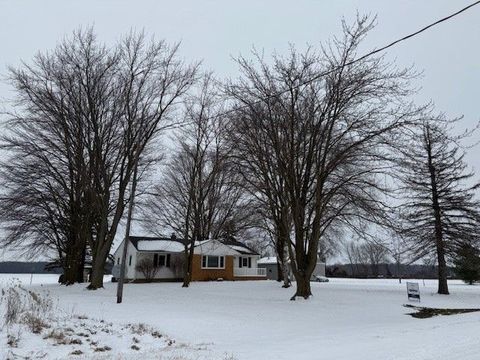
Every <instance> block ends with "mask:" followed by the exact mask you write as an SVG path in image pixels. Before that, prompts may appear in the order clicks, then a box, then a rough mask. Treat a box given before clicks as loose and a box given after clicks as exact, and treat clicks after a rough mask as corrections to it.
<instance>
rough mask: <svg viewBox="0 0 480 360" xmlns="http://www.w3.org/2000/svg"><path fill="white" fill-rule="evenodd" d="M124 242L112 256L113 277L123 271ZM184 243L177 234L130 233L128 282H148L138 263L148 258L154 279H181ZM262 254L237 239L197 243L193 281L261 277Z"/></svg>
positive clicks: (259, 278) (260, 278) (263, 275)
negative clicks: (141, 234) (134, 234)
mask: <svg viewBox="0 0 480 360" xmlns="http://www.w3.org/2000/svg"><path fill="white" fill-rule="evenodd" d="M122 251H123V242H122V243H121V244H120V245H119V247H118V248H117V250H116V251H115V252H114V254H113V256H114V258H115V264H114V267H113V270H112V273H113V276H114V278H118V276H119V274H120V263H121V258H122ZM184 251H185V245H184V243H183V241H182V240H180V239H177V238H176V237H171V238H159V237H138V236H131V237H130V239H129V243H128V248H127V258H126V273H125V278H126V279H127V281H145V276H144V274H143V272H142V271H139V270H138V269H137V265H138V264H140V263H141V261H142V260H143V259H149V260H150V261H151V262H152V263H153V266H154V267H155V268H156V274H155V276H154V280H157V281H178V280H181V279H182V278H183V272H184V259H185V257H184ZM259 257H260V256H259V255H258V254H257V253H256V252H255V251H253V250H252V249H250V248H249V247H248V246H246V245H244V244H242V243H240V242H238V241H236V240H234V239H228V240H227V239H211V240H204V241H201V242H197V243H196V244H195V248H194V256H193V264H192V265H193V267H192V280H193V281H203V280H217V279H224V280H262V279H266V270H265V269H264V268H259V267H258V266H257V261H258V259H259Z"/></svg>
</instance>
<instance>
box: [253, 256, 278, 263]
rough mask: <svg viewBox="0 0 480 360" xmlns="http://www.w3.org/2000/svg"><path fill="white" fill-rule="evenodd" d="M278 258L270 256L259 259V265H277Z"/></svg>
mask: <svg viewBox="0 0 480 360" xmlns="http://www.w3.org/2000/svg"><path fill="white" fill-rule="evenodd" d="M276 263H277V257H276V256H268V257H263V258H261V259H258V261H257V264H276Z"/></svg>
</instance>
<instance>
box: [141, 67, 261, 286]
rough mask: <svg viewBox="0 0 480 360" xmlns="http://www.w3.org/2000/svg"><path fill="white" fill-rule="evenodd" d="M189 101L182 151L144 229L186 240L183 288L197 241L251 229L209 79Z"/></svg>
mask: <svg viewBox="0 0 480 360" xmlns="http://www.w3.org/2000/svg"><path fill="white" fill-rule="evenodd" d="M198 85H199V86H198V90H197V91H196V93H195V94H193V95H192V96H190V97H189V99H187V100H186V102H185V111H184V121H185V126H183V127H182V128H181V129H180V130H179V131H178V134H177V143H178V144H179V146H178V150H177V151H175V152H174V155H173V156H172V159H171V161H170V162H169V164H168V166H166V168H165V171H164V173H163V176H161V178H160V181H159V183H158V184H157V185H155V186H154V188H153V191H152V196H151V197H150V198H149V199H148V200H147V201H146V204H145V205H146V206H145V209H146V211H145V217H146V219H145V220H146V221H145V222H146V226H147V227H148V228H149V229H150V230H151V231H153V232H158V231H159V230H160V231H165V229H170V230H173V231H174V232H176V233H178V234H181V236H182V237H183V238H184V241H185V257H186V261H185V265H186V267H185V274H184V283H183V286H184V287H187V286H188V285H189V283H190V280H191V271H192V261H193V248H194V245H195V242H196V241H201V240H204V239H211V238H220V237H229V236H236V235H239V234H241V233H242V232H243V231H244V230H246V229H247V228H248V227H249V226H250V222H251V218H252V213H253V211H252V209H251V208H250V206H249V205H250V202H249V200H248V198H247V197H246V196H245V192H244V190H243V187H241V186H240V183H239V180H240V177H239V176H238V175H237V174H236V173H235V171H234V169H233V167H232V166H231V164H230V162H229V149H228V147H227V146H226V143H225V139H224V131H223V128H222V126H223V123H222V122H221V121H220V120H221V119H220V115H221V112H222V111H223V100H222V98H221V96H220V94H219V91H218V89H217V88H216V85H215V82H214V79H213V77H212V75H211V74H206V75H205V76H204V77H203V80H202V81H200V82H199V84H198Z"/></svg>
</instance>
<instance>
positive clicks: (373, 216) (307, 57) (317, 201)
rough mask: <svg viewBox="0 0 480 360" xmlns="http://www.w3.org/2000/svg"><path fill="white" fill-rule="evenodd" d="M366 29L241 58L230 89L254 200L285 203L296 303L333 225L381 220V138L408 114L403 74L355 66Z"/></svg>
mask: <svg viewBox="0 0 480 360" xmlns="http://www.w3.org/2000/svg"><path fill="white" fill-rule="evenodd" d="M371 28H372V25H371V23H370V22H369V21H368V20H367V19H366V18H362V19H359V20H358V22H357V24H356V25H355V26H353V27H348V26H346V25H345V26H344V37H343V39H335V40H334V41H333V43H332V44H331V45H330V46H328V47H326V48H325V49H323V51H322V52H321V53H315V52H314V51H313V50H312V49H309V50H307V51H306V52H305V53H303V54H299V53H297V52H296V51H295V50H294V49H292V50H291V52H290V55H289V56H287V57H286V58H283V57H281V56H277V55H275V56H274V57H273V64H272V65H269V64H268V63H267V62H266V61H265V60H263V59H262V57H260V56H258V55H257V56H256V62H251V61H249V60H247V59H245V58H239V59H238V64H239V66H240V69H241V72H242V77H241V78H240V79H239V80H238V81H236V82H234V83H233V82H232V83H231V84H230V85H229V86H228V88H227V92H228V94H229V95H230V96H231V98H232V102H233V103H234V104H235V105H234V106H235V110H236V111H235V113H234V115H233V116H232V119H231V121H230V127H231V128H230V131H229V134H230V137H231V142H232V143H233V144H235V146H236V148H237V151H238V157H237V158H238V161H239V162H241V164H242V167H243V173H244V174H245V178H251V176H253V180H251V181H250V184H251V186H254V187H255V188H256V192H257V194H258V196H261V197H262V198H263V199H264V201H265V203H267V204H269V203H280V204H282V207H281V208H282V209H285V210H284V212H285V214H284V216H285V217H286V218H288V219H290V220H291V232H288V231H289V230H288V231H287V235H288V240H287V248H288V253H289V258H290V262H291V266H292V271H293V274H294V277H295V280H296V286H297V289H296V292H295V294H294V296H293V297H292V300H293V299H295V297H297V296H301V297H304V298H308V297H309V296H310V295H311V290H310V277H311V275H312V273H313V270H314V268H315V266H316V263H317V258H318V252H319V243H320V240H321V239H323V238H324V236H325V234H326V232H327V231H328V230H329V229H331V228H341V227H345V226H348V227H356V224H355V223H356V221H357V220H358V219H363V220H364V221H370V222H378V223H383V222H384V221H385V219H386V217H385V216H386V212H385V211H384V210H385V207H386V204H385V203H383V202H382V200H383V196H381V194H383V193H384V192H385V191H386V190H387V189H386V188H385V186H384V185H383V183H382V182H381V181H380V179H379V175H380V174H383V173H384V172H385V170H386V168H385V165H384V164H383V163H382V159H383V156H384V151H383V148H384V144H385V139H386V135H387V134H389V133H390V132H391V131H393V130H394V129H397V128H399V127H401V126H403V125H404V124H405V123H406V122H407V121H408V118H409V115H410V114H411V113H412V112H414V109H413V108H411V107H409V106H408V104H407V101H406V96H407V95H408V94H409V90H408V80H409V79H410V75H409V72H408V71H407V70H396V69H395V68H394V67H393V66H391V65H388V64H385V63H384V62H383V61H382V59H379V58H374V57H370V58H363V59H359V60H358V61H356V62H353V60H354V59H355V58H356V49H357V47H358V45H359V43H360V42H361V40H362V39H363V38H364V37H365V36H366V34H367V32H368V31H369V30H370V29H371ZM257 65H258V66H257ZM312 79H315V81H312ZM242 159H243V161H242ZM267 209H269V211H271V209H270V208H267ZM271 216H272V218H273V211H272V215H271ZM282 223H283V224H287V225H288V224H289V223H288V221H283V222H282ZM276 226H277V225H276ZM289 229H290V228H289ZM277 230H279V229H277Z"/></svg>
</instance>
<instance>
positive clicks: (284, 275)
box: [281, 262, 292, 289]
mask: <svg viewBox="0 0 480 360" xmlns="http://www.w3.org/2000/svg"><path fill="white" fill-rule="evenodd" d="M281 270H282V279H283V285H282V288H284V289H288V288H289V287H290V286H291V285H292V282H291V281H290V278H289V277H288V266H287V264H286V263H285V262H284V263H282V265H281Z"/></svg>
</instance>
